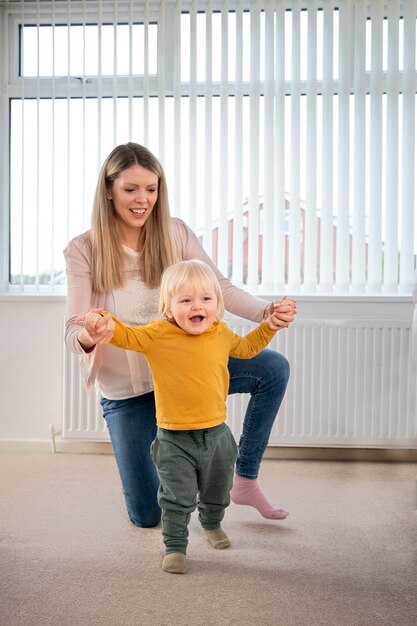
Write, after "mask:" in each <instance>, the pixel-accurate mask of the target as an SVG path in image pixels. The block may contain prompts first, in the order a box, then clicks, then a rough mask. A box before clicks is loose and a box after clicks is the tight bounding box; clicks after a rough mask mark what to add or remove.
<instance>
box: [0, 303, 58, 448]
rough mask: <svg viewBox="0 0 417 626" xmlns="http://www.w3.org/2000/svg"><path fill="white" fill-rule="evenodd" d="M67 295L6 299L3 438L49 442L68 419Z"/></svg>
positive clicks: (0, 402) (0, 379) (1, 308)
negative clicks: (64, 377)
mask: <svg viewBox="0 0 417 626" xmlns="http://www.w3.org/2000/svg"><path fill="white" fill-rule="evenodd" d="M64 315H65V299H64V298H59V299H57V298H54V299H51V298H44V299H33V298H32V299H29V298H14V299H7V298H0V320H1V324H0V346H1V365H0V368H1V370H0V373H1V375H0V442H13V441H25V442H28V443H29V442H39V441H43V442H46V441H48V440H49V424H55V425H60V424H61V420H62V417H61V416H62V363H63V318H64Z"/></svg>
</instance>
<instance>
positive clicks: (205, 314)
mask: <svg viewBox="0 0 417 626" xmlns="http://www.w3.org/2000/svg"><path fill="white" fill-rule="evenodd" d="M217 305H218V302H217V297H216V295H215V293H213V291H211V290H210V289H209V288H208V287H207V286H206V285H194V284H191V283H184V285H182V286H181V287H180V289H179V290H178V291H177V292H176V293H174V294H173V296H172V300H171V306H170V308H169V309H168V311H167V316H168V318H169V319H174V320H175V321H176V322H177V324H178V326H179V327H180V328H182V329H183V330H185V331H186V332H187V333H190V334H191V335H201V334H202V333H204V332H205V331H206V330H207V329H208V328H210V326H211V325H212V324H213V322H214V321H216V318H217Z"/></svg>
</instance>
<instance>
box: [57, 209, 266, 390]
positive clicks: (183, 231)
mask: <svg viewBox="0 0 417 626" xmlns="http://www.w3.org/2000/svg"><path fill="white" fill-rule="evenodd" d="M172 228H173V234H174V238H175V241H176V244H177V246H178V250H179V253H180V258H181V259H201V260H202V261H205V262H206V263H208V264H209V265H210V266H211V267H212V268H213V270H214V271H215V273H216V275H217V277H218V279H219V281H220V285H221V289H222V293H223V298H224V304H225V308H226V310H227V311H230V312H231V313H233V314H234V315H238V316H239V317H243V318H245V319H248V320H251V321H253V322H260V321H261V319H262V317H263V314H264V310H265V307H266V305H267V304H268V302H267V301H266V300H261V299H259V298H256V297H254V296H252V295H250V294H249V293H247V292H246V291H243V290H242V289H239V288H238V287H235V286H234V285H233V284H232V283H231V282H230V281H229V280H228V279H227V278H225V277H224V276H223V274H221V273H220V272H219V270H218V269H217V268H216V266H215V265H214V264H213V263H212V261H211V260H210V258H209V257H208V255H207V254H206V252H205V251H204V249H203V247H202V246H201V244H200V242H199V241H198V239H197V237H196V235H195V234H194V233H193V231H192V230H191V229H190V228H189V227H188V226H187V225H186V224H185V223H184V222H183V221H182V220H180V219H178V218H172ZM64 256H65V261H66V269H67V284H68V292H67V293H68V295H67V319H66V328H65V343H66V345H67V347H68V348H69V350H71V352H74V353H77V354H80V355H81V372H82V375H83V378H84V380H85V384H86V386H87V388H89V387H91V385H93V384H94V382H95V380H96V378H97V373H98V371H99V369H100V365H101V346H96V347H95V348H94V349H93V350H92V351H91V352H88V353H86V352H85V351H84V350H83V348H82V347H81V345H80V343H79V341H78V338H77V335H78V332H79V330H80V326H79V324H76V323H75V319H76V317H77V316H79V315H83V314H84V313H86V312H87V311H89V310H90V309H92V308H94V309H96V308H104V300H105V294H104V293H100V292H97V291H94V290H93V288H92V285H91V246H90V238H89V231H87V232H85V233H83V234H82V235H78V236H77V237H75V238H74V239H72V240H71V241H70V242H69V244H68V245H67V247H66V248H65V250H64ZM155 314H156V312H155Z"/></svg>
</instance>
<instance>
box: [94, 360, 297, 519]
mask: <svg viewBox="0 0 417 626" xmlns="http://www.w3.org/2000/svg"><path fill="white" fill-rule="evenodd" d="M229 374H230V386H229V394H234V393H250V394H251V398H250V400H249V404H248V408H247V411H246V415H245V419H244V422H243V428H242V434H241V436H240V440H239V451H238V456H237V460H236V472H237V474H239V475H240V476H243V477H245V478H256V477H257V475H258V471H259V466H260V463H261V460H262V456H263V453H264V451H265V448H266V446H267V445H268V441H269V436H270V434H271V430H272V426H273V423H274V421H275V417H276V415H277V413H278V409H279V407H280V404H281V402H282V399H283V397H284V394H285V389H286V387H287V383H288V378H289V374H290V368H289V364H288V361H287V359H286V358H285V357H284V356H283V355H282V354H280V353H279V352H276V351H275V350H269V349H266V350H263V351H262V352H261V353H260V354H258V355H257V356H255V357H253V358H252V359H247V360H245V359H235V358H232V357H231V358H230V359H229ZM101 406H102V409H103V415H104V417H105V419H106V422H107V427H108V429H109V434H110V439H111V442H112V445H113V450H114V456H115V458H116V463H117V466H118V469H119V473H120V478H121V481H122V487H123V493H124V497H125V502H126V507H127V511H128V514H129V518H130V520H131V521H132V522H133V524H135V525H136V526H141V527H144V528H148V527H151V526H157V525H158V524H159V521H160V518H161V511H160V508H159V506H158V504H157V491H158V486H159V479H158V474H157V471H156V468H155V465H154V463H153V461H152V458H151V454H150V447H151V443H152V441H153V440H154V439H155V436H156V419H155V402H154V395H153V393H147V394H145V395H143V396H138V397H136V398H129V399H128V400H107V399H106V398H102V399H101Z"/></svg>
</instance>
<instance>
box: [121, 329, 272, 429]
mask: <svg viewBox="0 0 417 626" xmlns="http://www.w3.org/2000/svg"><path fill="white" fill-rule="evenodd" d="M113 319H114V321H115V324H116V331H115V334H114V336H113V339H112V341H111V343H112V344H113V345H114V346H118V347H119V348H124V349H125V350H134V351H136V352H142V353H143V354H144V355H145V357H146V359H147V360H148V363H149V366H150V369H151V371H152V376H153V381H154V387H155V402H156V417H157V423H158V426H160V427H161V428H166V429H168V430H197V429H200V428H211V427H213V426H217V425H218V424H221V423H222V422H224V421H225V419H226V398H227V393H228V389H229V372H228V369H227V363H228V359H229V355H230V356H234V357H237V358H240V359H248V358H251V357H253V356H256V355H257V354H258V353H259V352H261V350H263V348H265V346H267V345H268V343H269V342H270V341H271V339H272V338H273V336H274V335H275V331H273V330H271V329H270V328H269V326H268V325H267V324H266V323H265V322H261V324H260V325H259V326H258V327H257V328H256V329H255V330H253V331H251V332H250V333H248V334H247V335H245V336H244V337H241V336H239V335H236V334H235V333H234V332H233V331H232V330H231V329H230V328H229V327H228V326H227V324H226V323H225V322H214V324H212V326H211V327H210V328H209V329H208V330H207V331H206V332H204V333H202V334H201V335H191V334H190V333H187V332H186V331H184V330H182V328H180V327H179V326H177V324H176V323H175V322H170V321H167V320H155V321H153V322H150V323H149V324H146V325H145V326H133V327H129V326H125V325H124V324H122V323H121V322H119V320H117V319H116V318H113Z"/></svg>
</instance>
